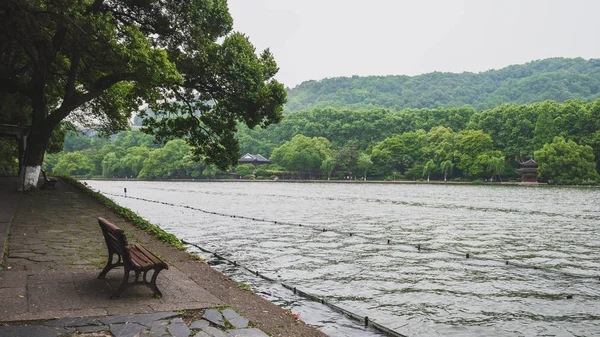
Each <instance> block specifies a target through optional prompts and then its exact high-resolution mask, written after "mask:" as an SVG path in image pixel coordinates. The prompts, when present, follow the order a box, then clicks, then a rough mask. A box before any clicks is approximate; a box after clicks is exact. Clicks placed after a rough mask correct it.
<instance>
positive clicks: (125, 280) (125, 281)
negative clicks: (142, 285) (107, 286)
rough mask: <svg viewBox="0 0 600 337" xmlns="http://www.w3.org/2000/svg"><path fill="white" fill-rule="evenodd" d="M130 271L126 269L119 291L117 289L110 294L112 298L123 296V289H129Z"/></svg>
mask: <svg viewBox="0 0 600 337" xmlns="http://www.w3.org/2000/svg"><path fill="white" fill-rule="evenodd" d="M129 272H130V270H125V272H124V273H123V280H122V281H121V285H119V288H118V289H117V291H115V292H114V294H112V295H111V296H110V298H111V299H112V298H119V297H121V294H122V293H123V291H125V289H127V287H128V286H129Z"/></svg>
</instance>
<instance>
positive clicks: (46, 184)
mask: <svg viewBox="0 0 600 337" xmlns="http://www.w3.org/2000/svg"><path fill="white" fill-rule="evenodd" d="M42 175H43V176H44V185H42V188H46V187H52V188H56V186H54V185H56V183H57V182H58V179H56V178H48V177H46V172H44V170H42Z"/></svg>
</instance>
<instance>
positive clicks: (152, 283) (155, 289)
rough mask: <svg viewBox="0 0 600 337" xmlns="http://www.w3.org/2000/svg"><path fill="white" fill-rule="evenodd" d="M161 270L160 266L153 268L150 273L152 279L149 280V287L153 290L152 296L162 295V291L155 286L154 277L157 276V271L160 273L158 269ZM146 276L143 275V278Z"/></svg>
mask: <svg viewBox="0 0 600 337" xmlns="http://www.w3.org/2000/svg"><path fill="white" fill-rule="evenodd" d="M161 270H162V268H160V269H158V268H155V269H154V273H152V280H151V281H150V289H152V291H154V296H158V297H162V293H161V292H160V290H158V287H157V286H156V278H157V277H158V273H160V271H161ZM145 278H146V277H145V276H144V279H145Z"/></svg>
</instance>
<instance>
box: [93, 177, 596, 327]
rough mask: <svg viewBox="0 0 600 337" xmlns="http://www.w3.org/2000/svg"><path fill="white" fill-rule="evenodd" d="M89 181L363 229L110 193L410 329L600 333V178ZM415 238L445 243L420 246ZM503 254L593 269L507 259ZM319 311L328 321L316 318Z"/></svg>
mask: <svg viewBox="0 0 600 337" xmlns="http://www.w3.org/2000/svg"><path fill="white" fill-rule="evenodd" d="M88 183H89V184H90V185H91V186H92V188H94V189H97V190H100V191H102V192H108V193H122V191H123V188H124V187H126V188H127V192H128V195H130V196H135V197H142V198H147V199H153V200H159V201H166V202H170V203H175V204H181V205H188V206H193V207H197V208H201V209H204V210H208V211H213V212H219V213H227V214H237V215H244V216H248V217H255V218H260V219H268V220H277V221H287V222H292V223H299V224H306V225H313V226H319V227H322V228H326V229H330V230H337V231H344V232H352V233H355V234H356V235H355V236H345V235H341V234H338V233H335V232H331V231H327V232H318V231H314V230H310V229H308V228H305V227H298V226H287V225H282V224H273V223H269V222H260V221H252V220H245V219H232V218H228V217H222V216H217V215H212V214H205V213H202V212H198V211H193V210H189V209H183V208H173V207H170V206H165V205H157V204H154V203H147V202H143V201H138V200H132V199H126V198H120V197H113V199H115V200H116V201H117V202H118V203H120V204H121V205H123V206H125V207H129V208H131V209H132V210H134V211H136V212H138V213H139V214H140V215H142V216H143V217H145V218H147V219H148V220H150V221H151V222H153V223H156V224H159V225H160V226H161V227H162V228H163V229H165V230H167V231H169V232H171V233H174V234H176V235H177V236H178V237H180V238H185V239H186V240H188V241H190V242H197V243H198V244H200V245H201V246H205V247H207V248H209V249H211V250H214V251H217V252H219V253H220V254H222V255H224V256H227V257H230V258H231V259H232V260H236V261H239V262H241V263H243V264H245V265H247V266H249V267H251V268H254V269H258V270H261V271H262V272H264V273H265V274H266V275H268V276H270V277H273V278H275V279H278V280H281V281H282V282H285V283H290V284H294V285H297V286H298V287H299V288H301V289H303V290H306V291H307V292H310V293H313V294H315V295H319V296H324V297H326V298H328V299H330V300H331V301H333V302H335V303H337V304H338V305H340V306H342V307H344V308H347V309H349V310H351V311H353V312H356V313H359V314H361V315H364V316H369V317H370V318H372V319H373V320H375V321H377V322H378V323H380V324H383V325H385V326H387V327H389V328H392V329H394V330H396V331H398V332H400V333H403V334H406V335H409V336H435V335H441V336H492V335H493V336H538V335H551V336H553V335H557V336H593V335H600V306H599V305H598V300H600V281H599V280H598V276H600V249H599V248H600V232H599V229H598V225H599V224H600V206H598V200H600V190H598V189H596V188H548V187H537V186H532V187H515V186H507V187H502V186H454V185H405V184H397V185H396V184H292V183H269V182H265V183H251V182H246V183H244V182H228V183H215V182H213V183H208V182H207V183H189V182H168V183H166V182H134V181H127V182H123V181H118V182H108V181H88ZM387 240H391V242H405V243H409V244H410V246H408V245H398V244H391V245H387ZM417 244H421V245H422V246H423V247H427V248H433V249H435V250H432V251H429V250H422V251H421V252H419V251H417V250H416V249H415V248H414V247H415V246H416V245H417ZM449 252H455V253H461V254H460V255H459V254H451V253H449ZM466 253H469V254H470V255H471V257H476V258H469V259H467V258H465V255H466ZM477 257H483V258H489V259H494V260H487V259H479V258H477ZM504 260H510V261H511V262H516V263H523V264H527V265H531V266H539V267H542V268H544V269H552V270H559V271H563V272H567V273H573V274H577V275H582V276H591V277H596V278H595V279H594V278H575V277H570V276H566V275H562V274H560V273H552V272H547V271H545V270H536V269H524V268H517V267H515V266H510V265H509V266H506V264H505V263H503V261H504ZM221 268H227V266H222V267H221ZM226 272H228V273H233V274H234V276H235V277H236V278H238V279H240V280H244V282H246V283H249V284H250V285H251V286H253V288H254V289H256V290H257V291H258V292H260V293H261V294H262V295H263V296H266V297H267V298H269V299H270V300H272V301H274V302H277V303H280V304H285V305H288V306H292V307H295V308H296V309H299V310H295V311H301V316H302V318H303V319H305V320H306V321H308V322H313V323H315V324H317V325H321V326H323V329H324V331H325V332H326V333H328V334H330V335H332V336H345V335H355V336H366V335H367V332H365V331H361V332H356V331H354V332H352V329H351V328H350V326H351V325H352V324H351V323H348V324H346V323H345V322H344V323H342V324H331V323H332V322H336V321H339V317H338V316H328V314H326V313H325V312H326V311H324V310H325V309H323V308H321V309H316V307H319V306H320V305H319V304H315V303H312V304H308V303H305V302H299V300H298V299H295V298H292V297H290V296H289V292H288V291H287V290H284V289H279V288H277V286H275V285H267V284H264V282H260V281H258V280H252V279H251V277H249V276H248V275H242V274H239V275H236V273H239V271H235V270H232V271H226ZM297 305H298V307H296V306H297ZM310 306H312V307H310ZM315 312H316V313H318V317H311V313H315ZM313 316H314V315H313Z"/></svg>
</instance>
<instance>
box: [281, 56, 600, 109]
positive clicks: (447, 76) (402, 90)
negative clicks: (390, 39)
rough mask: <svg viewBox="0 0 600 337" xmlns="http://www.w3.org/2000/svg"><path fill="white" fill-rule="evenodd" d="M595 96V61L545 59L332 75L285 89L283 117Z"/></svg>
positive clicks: (598, 88) (599, 78)
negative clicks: (490, 66)
mask: <svg viewBox="0 0 600 337" xmlns="http://www.w3.org/2000/svg"><path fill="white" fill-rule="evenodd" d="M598 98H600V59H590V60H584V59H582V58H576V59H568V58H551V59H545V60H539V61H533V62H529V63H526V64H522V65H512V66H509V67H506V68H502V69H499V70H489V71H486V72H481V73H469V72H465V73H462V74H455V73H441V72H434V73H429V74H424V75H418V76H412V77H411V76H367V77H359V76H353V77H338V78H328V79H324V80H321V81H307V82H303V83H302V84H300V85H298V86H297V87H295V88H293V89H289V90H288V103H287V105H286V106H285V113H290V112H292V111H298V110H312V109H314V108H331V107H333V108H350V109H371V108H374V107H381V108H388V109H393V110H402V109H405V108H440V107H446V108H449V107H461V106H464V105H470V106H472V107H473V108H475V109H477V110H484V109H490V108H494V107H496V106H499V105H501V104H505V103H516V104H528V103H535V102H542V101H546V100H554V101H557V102H564V101H566V100H569V99H583V100H586V101H594V100H596V99H598Z"/></svg>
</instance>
